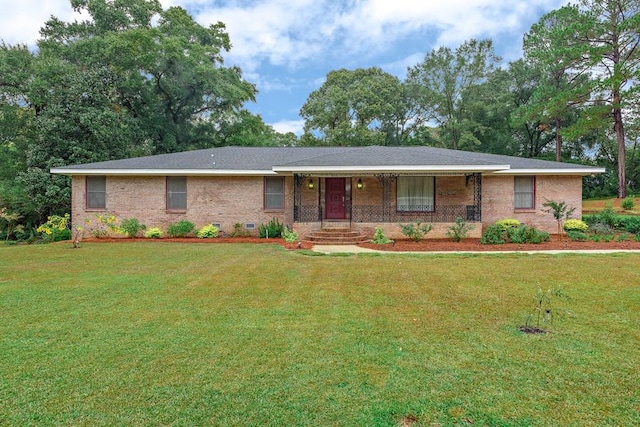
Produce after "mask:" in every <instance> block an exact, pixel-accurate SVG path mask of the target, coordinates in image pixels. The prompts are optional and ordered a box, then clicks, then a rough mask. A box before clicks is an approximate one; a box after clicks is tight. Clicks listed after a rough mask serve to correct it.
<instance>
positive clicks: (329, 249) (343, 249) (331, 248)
mask: <svg viewBox="0 0 640 427" xmlns="http://www.w3.org/2000/svg"><path fill="white" fill-rule="evenodd" d="M311 250H313V251H314V252H319V253H324V254H336V253H342V254H345V253H351V254H360V253H380V254H425V255H429V254H547V255H556V254H614V253H640V250H637V249H592V250H567V249H554V250H546V251H544V250H540V251H537V250H536V251H455V252H454V251H415V252H414V251H404V252H402V251H379V250H377V249H369V248H362V247H360V246H357V245H314V246H313V247H312V248H311Z"/></svg>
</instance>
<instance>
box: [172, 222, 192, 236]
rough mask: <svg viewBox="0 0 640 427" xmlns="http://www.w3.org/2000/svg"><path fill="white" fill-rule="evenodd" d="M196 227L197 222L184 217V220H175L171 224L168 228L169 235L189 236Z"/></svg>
mask: <svg viewBox="0 0 640 427" xmlns="http://www.w3.org/2000/svg"><path fill="white" fill-rule="evenodd" d="M195 228H196V226H195V224H194V223H192V222H191V221H188V220H186V219H183V220H182V221H178V222H174V223H173V224H170V225H169V228H168V229H167V235H168V236H169V237H187V236H188V235H189V234H191V233H192V232H193V230H194V229H195Z"/></svg>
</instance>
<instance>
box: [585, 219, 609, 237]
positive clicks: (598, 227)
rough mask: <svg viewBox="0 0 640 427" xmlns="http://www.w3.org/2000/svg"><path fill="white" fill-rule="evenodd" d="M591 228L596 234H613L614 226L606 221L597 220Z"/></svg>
mask: <svg viewBox="0 0 640 427" xmlns="http://www.w3.org/2000/svg"><path fill="white" fill-rule="evenodd" d="M589 229H590V230H591V232H592V233H593V234H595V235H605V234H613V228H612V227H611V226H610V225H608V224H605V223H604V222H596V223H595V224H592V225H591V226H590V227H589Z"/></svg>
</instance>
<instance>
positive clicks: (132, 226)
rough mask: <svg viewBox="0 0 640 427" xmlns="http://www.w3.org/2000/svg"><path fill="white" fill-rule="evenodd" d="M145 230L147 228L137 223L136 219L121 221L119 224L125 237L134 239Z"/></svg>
mask: <svg viewBox="0 0 640 427" xmlns="http://www.w3.org/2000/svg"><path fill="white" fill-rule="evenodd" d="M146 228H147V227H146V226H145V225H144V224H140V221H138V219H137V218H128V219H123V220H122V223H121V224H120V229H121V230H122V231H123V232H124V234H126V235H127V237H136V236H137V235H138V234H139V233H141V232H143V231H144V230H145V229H146Z"/></svg>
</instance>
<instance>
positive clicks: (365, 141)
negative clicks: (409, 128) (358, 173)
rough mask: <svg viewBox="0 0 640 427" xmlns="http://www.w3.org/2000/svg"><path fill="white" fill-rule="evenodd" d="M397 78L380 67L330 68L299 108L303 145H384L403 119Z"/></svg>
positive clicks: (401, 124) (396, 134)
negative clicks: (324, 79) (401, 117)
mask: <svg viewBox="0 0 640 427" xmlns="http://www.w3.org/2000/svg"><path fill="white" fill-rule="evenodd" d="M402 93H403V92H402V89H401V83H400V81H399V79H398V78H396V77H395V76H392V75H391V74H388V73H385V72H384V71H382V70H381V69H380V68H375V67H374V68H368V69H356V70H346V69H341V70H337V71H330V72H329V74H327V79H326V81H325V82H324V84H323V85H322V86H321V87H320V88H319V89H317V90H315V91H313V92H312V93H311V94H310V95H309V97H308V98H307V101H306V102H305V104H304V105H303V106H302V108H301V109H300V115H301V116H302V118H304V120H305V126H304V130H305V136H304V137H303V138H302V143H303V144H320V145H386V144H387V134H390V135H392V136H391V138H393V141H394V143H395V141H397V138H398V137H399V134H398V132H397V131H396V129H397V127H398V126H400V127H401V126H403V124H404V122H402V120H401V119H398V115H399V114H402V108H401V107H399V102H400V101H399V100H400V99H401V96H402Z"/></svg>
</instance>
